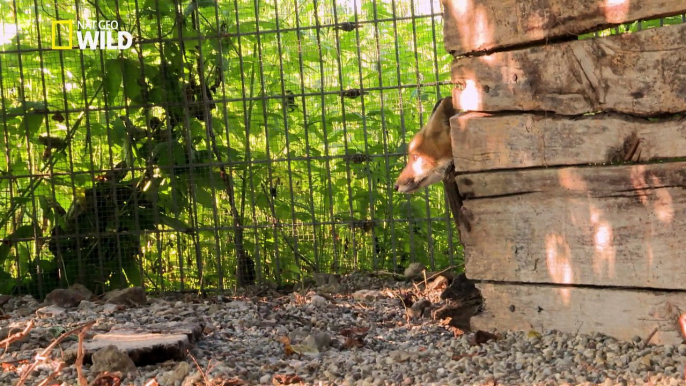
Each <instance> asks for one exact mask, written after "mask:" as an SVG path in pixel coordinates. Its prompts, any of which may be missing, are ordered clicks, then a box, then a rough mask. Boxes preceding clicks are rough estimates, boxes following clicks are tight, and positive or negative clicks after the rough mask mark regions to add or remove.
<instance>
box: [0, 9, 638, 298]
mask: <svg viewBox="0 0 686 386" xmlns="http://www.w3.org/2000/svg"><path fill="white" fill-rule="evenodd" d="M626 28H633V27H626ZM617 32H620V31H619V30H617ZM610 33H612V31H611V32H610ZM127 34H129V35H127ZM120 35H121V36H120ZM127 36H130V37H131V41H129V39H128V37H127ZM120 39H121V40H120ZM442 40H443V26H442V10H441V6H440V1H439V0H369V1H367V0H328V1H318V0H86V1H74V2H69V1H62V2H57V1H43V0H40V1H39V0H7V1H3V2H0V82H1V84H0V102H1V103H2V106H1V107H2V117H1V118H2V121H1V122H0V125H1V126H2V144H1V145H0V146H2V147H3V148H4V151H3V153H4V156H2V157H0V189H1V191H0V192H1V193H0V216H1V217H0V237H2V244H0V294H6V293H30V294H33V295H35V296H38V297H43V296H44V295H45V294H47V293H48V292H50V291H51V290H52V289H54V288H57V287H64V286H68V285H70V284H73V283H81V284H84V285H86V286H88V287H89V288H91V289H92V290H94V291H98V292H100V291H105V290H108V289H111V288H116V287H122V286H127V285H143V286H145V287H146V288H149V289H152V290H158V291H184V290H198V289H202V290H217V291H224V290H227V289H231V288H233V287H234V286H244V285H249V284H252V283H264V282H267V281H268V282H274V283H279V284H284V283H292V282H294V281H296V280H299V279H301V278H302V277H303V275H307V274H309V273H313V272H337V273H345V272H350V271H352V270H389V271H398V270H402V269H403V267H405V266H407V265H408V264H409V263H410V262H414V261H420V262H422V263H424V264H425V265H427V266H429V267H431V268H434V269H440V268H442V267H446V266H449V265H455V264H459V262H460V261H461V259H462V257H461V256H462V254H461V250H460V248H459V246H458V243H457V231H456V230H455V229H454V225H453V223H452V220H451V219H450V215H449V210H448V205H447V204H446V201H445V197H444V195H443V190H442V188H441V187H440V186H439V185H437V186H433V187H430V188H428V189H425V190H424V191H422V192H420V193H417V194H414V195H411V196H408V195H402V194H399V193H396V192H394V191H393V188H392V185H393V181H394V179H395V177H396V176H397V174H398V173H399V171H400V169H401V168H402V167H403V165H404V163H405V161H406V158H405V146H406V144H407V141H408V140H409V138H410V137H411V135H412V134H413V133H415V132H416V131H417V130H418V129H419V128H420V127H421V126H422V125H423V124H424V123H425V122H426V120H427V119H428V115H429V113H430V111H431V108H432V106H433V104H434V103H435V102H436V100H437V99H438V98H440V97H445V96H447V95H449V93H450V84H449V83H450V82H449V71H450V63H451V60H452V58H451V57H450V55H449V54H448V53H447V52H446V51H445V49H444V48H443V42H442ZM129 43H131V44H130V46H129ZM119 44H122V46H121V48H122V49H121V50H120V49H117V48H120V47H118V45H119ZM110 46H111V47H112V48H114V49H109V48H108V47H110Z"/></svg>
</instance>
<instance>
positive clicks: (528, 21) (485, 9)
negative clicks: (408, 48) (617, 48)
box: [443, 0, 686, 55]
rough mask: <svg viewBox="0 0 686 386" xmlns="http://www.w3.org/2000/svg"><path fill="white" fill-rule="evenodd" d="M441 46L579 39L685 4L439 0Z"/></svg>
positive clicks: (455, 50) (683, 9)
mask: <svg viewBox="0 0 686 386" xmlns="http://www.w3.org/2000/svg"><path fill="white" fill-rule="evenodd" d="M443 6H444V12H443V14H444V27H443V30H444V40H445V41H444V44H445V48H446V50H448V52H451V53H452V54H453V55H465V54H469V53H474V52H479V51H492V50H499V49H503V48H507V47H512V46H518V45H522V44H527V43H535V42H546V41H551V40H555V39H558V38H564V37H568V36H576V35H581V34H583V33H585V32H589V31H597V30H600V29H603V28H605V27H608V26H611V25H616V24H621V23H627V22H631V21H636V20H639V19H652V18H658V17H663V16H671V15H677V14H682V13H686V0H650V1H615V2H608V1H605V0H577V1H567V0H542V1H521V0H472V1H464V0H443Z"/></svg>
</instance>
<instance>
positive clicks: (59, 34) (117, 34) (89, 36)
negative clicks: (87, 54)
mask: <svg viewBox="0 0 686 386" xmlns="http://www.w3.org/2000/svg"><path fill="white" fill-rule="evenodd" d="M74 35H76V42H77V46H78V49H80V50H125V49H127V48H130V47H131V45H132V44H133V36H131V34H130V33H128V32H126V31H119V23H118V22H117V21H116V20H100V21H77V22H76V30H74V21H73V20H55V21H53V22H52V49H53V50H71V49H74V48H75V47H74Z"/></svg>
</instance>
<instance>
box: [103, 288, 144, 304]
mask: <svg viewBox="0 0 686 386" xmlns="http://www.w3.org/2000/svg"><path fill="white" fill-rule="evenodd" d="M104 299H105V300H106V302H107V303H108V304H122V305H126V306H134V305H144V304H146V303H147V302H148V298H147V296H146V295H145V290H144V289H143V288H141V287H132V288H126V289H122V290H114V291H110V292H108V293H106V294H105V297H104Z"/></svg>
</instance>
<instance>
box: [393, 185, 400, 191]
mask: <svg viewBox="0 0 686 386" xmlns="http://www.w3.org/2000/svg"><path fill="white" fill-rule="evenodd" d="M399 188H400V185H398V184H395V185H393V189H394V190H395V191H396V192H397V191H398V189H399Z"/></svg>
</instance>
